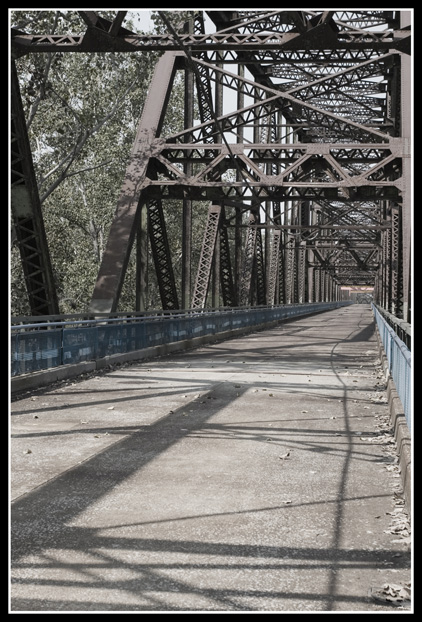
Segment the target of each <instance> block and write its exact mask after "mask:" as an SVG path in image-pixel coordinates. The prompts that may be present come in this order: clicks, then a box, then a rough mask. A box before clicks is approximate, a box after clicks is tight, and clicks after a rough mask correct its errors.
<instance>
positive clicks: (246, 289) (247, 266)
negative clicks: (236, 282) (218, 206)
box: [239, 213, 257, 307]
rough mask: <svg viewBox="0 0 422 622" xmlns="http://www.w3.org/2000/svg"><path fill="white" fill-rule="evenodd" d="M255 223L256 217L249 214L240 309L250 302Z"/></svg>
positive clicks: (241, 281)
mask: <svg viewBox="0 0 422 622" xmlns="http://www.w3.org/2000/svg"><path fill="white" fill-rule="evenodd" d="M255 223H256V216H255V214H254V213H251V215H250V217H249V226H248V228H247V231H246V243H245V251H244V255H243V264H242V276H241V280H240V293H239V304H240V306H242V307H243V306H246V305H248V304H249V301H250V292H251V280H252V268H253V263H254V258H255V247H256V232H257V229H256V227H255V226H254V225H255Z"/></svg>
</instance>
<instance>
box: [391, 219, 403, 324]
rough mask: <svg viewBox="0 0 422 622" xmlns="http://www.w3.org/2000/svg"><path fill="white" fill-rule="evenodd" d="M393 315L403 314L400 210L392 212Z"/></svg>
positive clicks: (399, 315) (400, 315)
mask: <svg viewBox="0 0 422 622" xmlns="http://www.w3.org/2000/svg"><path fill="white" fill-rule="evenodd" d="M391 221H392V225H393V227H392V230H391V313H392V314H393V315H395V316H396V317H402V314H403V302H402V291H403V270H402V248H401V246H402V232H401V214H400V210H399V209H397V208H393V209H392V210H391Z"/></svg>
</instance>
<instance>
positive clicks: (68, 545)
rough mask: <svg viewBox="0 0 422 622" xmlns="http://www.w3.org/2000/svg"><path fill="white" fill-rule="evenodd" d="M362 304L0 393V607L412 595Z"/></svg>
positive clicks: (276, 607)
mask: <svg viewBox="0 0 422 622" xmlns="http://www.w3.org/2000/svg"><path fill="white" fill-rule="evenodd" d="M374 330H375V328H374V322H373V315H372V311H371V309H370V307H369V305H353V306H349V307H343V308H341V309H337V310H333V311H327V312H324V313H320V314H316V315H313V316H307V317H303V318H300V319H297V320H294V321H290V322H288V323H282V324H279V325H278V326H277V327H276V328H272V329H270V330H267V331H262V332H255V333H251V334H249V335H247V336H243V337H240V338H236V339H232V340H228V341H225V342H219V343H218V342H216V343H213V344H212V345H208V346H206V347H201V348H199V349H196V350H190V351H188V352H185V353H183V354H177V355H175V354H173V355H171V356H166V357H162V358H160V359H155V360H149V361H143V362H141V363H132V364H128V365H123V366H120V367H116V368H115V369H113V370H109V371H108V372H103V373H98V372H97V373H95V374H91V375H88V376H86V377H85V378H83V379H78V380H73V381H67V382H62V383H57V384H56V385H55V386H53V387H49V388H47V389H43V390H38V391H35V392H32V393H27V394H25V395H21V396H20V397H17V398H13V400H12V402H11V422H12V423H11V434H12V440H11V452H10V462H11V497H12V509H11V520H10V523H11V530H10V531H11V536H10V541H11V554H10V560H11V563H10V604H9V606H10V612H11V613H16V612H31V611H33V612H58V613H61V612H63V613H66V612H67V613H68V612H70V611H75V612H78V613H80V612H88V613H93V612H125V611H126V612H136V611H141V612H146V611H150V612H152V613H160V612H161V613H162V612H169V613H172V612H173V613H177V612H181V611H186V612H210V613H222V612H243V613H244V612H252V613H257V612H264V613H270V612H282V613H285V612H294V613H296V612H308V613H309V612H316V613H318V612H320V613H321V612H342V613H345V612H359V613H361V612H371V613H372V612H375V613H376V612H385V613H387V612H388V613H412V602H411V600H410V599H409V596H410V582H411V573H412V570H411V556H412V554H411V547H410V544H409V542H410V524H409V523H410V518H409V516H408V514H407V511H406V506H404V505H403V497H402V491H401V483H400V482H401V480H400V475H399V473H398V467H397V457H396V450H395V443H394V439H393V437H392V435H391V430H390V427H389V424H388V422H389V417H388V405H387V400H386V393H385V384H384V377H383V375H382V370H381V366H380V359H379V352H378V347H377V340H376V334H375V332H374Z"/></svg>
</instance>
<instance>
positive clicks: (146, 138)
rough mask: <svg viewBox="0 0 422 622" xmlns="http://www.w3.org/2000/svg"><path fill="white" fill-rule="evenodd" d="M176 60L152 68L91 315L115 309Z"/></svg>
mask: <svg viewBox="0 0 422 622" xmlns="http://www.w3.org/2000/svg"><path fill="white" fill-rule="evenodd" d="M177 57H178V54H177V53H176V52H168V53H166V54H164V55H163V56H161V58H160V59H159V60H158V63H157V65H156V68H155V72H154V76H153V78H152V82H151V86H150V89H149V92H148V96H147V99H146V101H145V105H144V108H143V111H142V116H141V121H140V123H139V127H138V131H137V134H136V138H135V142H134V145H133V148H132V154H131V158H130V162H129V164H128V167H127V169H126V174H125V178H124V181H123V184H122V188H121V193H120V198H119V201H118V204H117V208H116V212H115V216H114V219H113V222H112V224H111V228H110V233H109V237H108V241H107V246H106V248H105V251H104V254H103V258H102V263H101V266H100V269H99V272H98V276H97V280H96V283H95V287H94V292H93V295H92V300H91V305H90V310H91V311H93V312H111V311H115V310H116V309H117V305H118V302H119V297H120V292H121V288H122V285H123V280H124V277H125V273H126V268H127V264H128V261H129V256H130V252H131V248H132V244H133V240H134V236H135V233H136V226H137V223H138V205H139V202H140V199H141V193H142V188H143V182H144V180H145V177H146V173H147V169H148V164H149V161H150V157H151V155H152V146H153V141H154V139H155V138H156V137H157V136H159V134H160V131H161V125H162V122H163V117H164V113H165V109H166V104H167V101H168V98H169V96H170V92H171V84H172V80H173V76H174V73H175V70H176V59H177Z"/></svg>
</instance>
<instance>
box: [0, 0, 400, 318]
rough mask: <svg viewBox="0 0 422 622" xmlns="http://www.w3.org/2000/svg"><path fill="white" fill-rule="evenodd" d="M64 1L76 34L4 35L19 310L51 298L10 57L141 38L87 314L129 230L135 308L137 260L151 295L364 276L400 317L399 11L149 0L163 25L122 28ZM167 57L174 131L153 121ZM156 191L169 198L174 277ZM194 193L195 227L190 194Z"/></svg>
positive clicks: (112, 276) (102, 304) (38, 307)
mask: <svg viewBox="0 0 422 622" xmlns="http://www.w3.org/2000/svg"><path fill="white" fill-rule="evenodd" d="M79 13H80V15H81V17H82V18H83V20H84V23H85V25H86V28H85V31H84V32H82V33H79V34H68V35H53V34H51V35H45V34H43V35H34V34H27V33H25V32H21V31H18V30H16V29H12V34H11V50H12V57H13V59H12V65H13V67H12V73H11V87H12V89H11V91H12V93H11V104H12V105H11V110H12V131H11V139H12V148H11V154H12V157H11V164H12V175H11V180H12V191H11V203H12V212H13V224H14V227H15V230H16V236H17V240H18V243H19V248H20V253H21V258H22V264H23V269H24V274H25V278H26V285H27V291H28V297H29V300H30V305H31V312H32V315H33V316H35V315H55V314H58V313H59V309H58V304H57V296H56V292H55V283H54V279H53V276H52V267H51V262H50V258H49V249H48V240H47V239H46V236H45V233H44V227H43V220H42V211H41V206H40V199H39V195H38V190H37V184H36V180H35V174H34V169H33V163H32V155H31V149H30V145H29V140H28V135H27V131H26V124H25V118H24V112H23V107H22V103H21V98H20V93H19V85H18V75H17V72H16V68H15V59H17V58H20V57H21V56H23V55H25V54H40V53H45V52H55V51H60V52H65V53H78V52H84V53H90V52H116V51H118V52H136V51H143V52H148V51H151V52H157V51H158V52H160V55H159V60H158V62H157V65H156V67H155V72H154V75H153V78H152V81H151V84H150V87H149V91H148V96H147V99H146V101H145V105H144V108H143V112H142V116H141V119H140V123H139V127H138V131H137V135H136V138H135V141H134V144H133V149H132V153H131V158H130V161H129V164H128V166H127V170H126V173H125V176H124V180H123V183H122V187H121V193H120V198H119V200H118V203H117V206H116V211H115V216H114V220H113V223H112V225H111V229H110V233H109V237H108V241H107V245H106V249H105V252H104V254H103V258H102V263H101V265H100V268H99V272H98V275H97V279H96V283H95V287H94V289H93V293H92V300H91V305H90V308H89V309H88V310H87V311H89V312H92V313H94V314H95V313H101V314H103V313H113V312H115V311H116V310H117V308H118V303H119V297H120V293H121V290H122V285H123V282H124V278H125V274H126V270H127V266H128V260H129V256H130V253H131V251H132V247H133V245H134V243H135V242H136V244H137V258H138V276H137V297H136V300H137V302H136V305H137V310H140V311H142V310H144V309H145V308H146V296H147V281H148V270H149V269H152V268H153V269H154V270H155V273H156V277H157V281H158V285H159V290H160V296H161V304H162V309H163V310H170V311H172V310H177V309H203V308H204V307H205V306H206V305H207V304H210V305H211V306H212V307H217V306H219V301H222V303H223V306H225V307H238V306H254V305H258V306H259V305H273V304H275V305H277V304H289V303H293V304H300V303H305V302H306V303H308V302H319V301H335V300H341V299H342V297H343V296H344V288H347V287H352V288H359V287H364V288H373V297H374V300H375V302H376V303H377V304H378V305H379V306H380V307H382V308H383V309H385V311H386V312H388V313H390V314H392V315H393V316H395V317H396V318H399V319H401V320H403V321H405V322H410V312H411V305H410V299H411V291H410V289H411V288H410V283H411V248H410V242H411V158H410V143H411V109H410V106H411V104H410V102H411V99H412V98H411V75H412V73H411V72H412V68H411V56H410V52H411V17H412V14H411V11H409V10H407V11H392V10H379V9H376V10H366V9H363V10H350V11H346V10H338V11H331V10H330V11H321V10H303V11H291V10H289V11H283V10H265V11H243V10H231V11H220V10H215V11H205V12H202V11H196V12H194V13H192V18H191V19H190V20H188V22H186V24H185V26H184V28H183V30H181V31H176V30H175V29H174V28H173V26H172V25H171V24H170V22H168V20H167V18H166V15H165V14H164V13H163V14H161V13H160V14H161V17H162V19H163V22H164V24H165V26H166V30H167V34H163V35H138V34H136V33H133V32H131V31H129V30H127V29H126V28H125V27H124V22H125V18H126V17H127V15H126V11H116V14H115V18H114V20H112V21H109V20H107V19H105V18H103V17H101V16H100V15H98V14H97V13H96V12H94V11H79ZM205 18H207V19H205ZM205 24H207V30H212V32H209V33H208V32H206V28H205ZM210 24H211V25H212V28H210ZM176 72H183V73H184V84H185V101H184V111H183V114H184V130H183V131H181V132H179V133H177V134H173V135H169V136H168V135H163V133H162V127H163V120H164V118H165V114H166V104H167V102H168V100H169V97H170V94H171V92H172V88H173V84H174V79H175V75H176ZM194 110H199V116H200V118H199V119H194ZM170 199H172V200H174V199H177V200H180V201H181V202H183V231H182V237H183V240H182V243H183V257H182V264H183V272H182V283H181V288H179V287H178V286H177V284H176V281H175V278H174V270H173V264H174V257H172V256H171V252H170V247H169V243H168V234H167V230H166V218H165V209H164V206H165V202H166V201H168V200H170ZM204 201H205V202H206V203H205V205H208V208H206V207H205V208H204V209H208V213H207V220H206V225H205V229H204V231H202V232H200V234H199V235H197V234H198V232H196V231H195V232H192V217H191V215H192V209H193V205H194V203H195V202H204ZM193 233H194V234H195V235H194V236H193ZM148 244H150V248H151V251H152V256H153V260H154V266H152V267H150V268H148V266H147V262H146V259H145V258H146V256H147V249H148ZM195 244H199V245H200V260H199V267H198V270H197V273H196V274H191V256H192V252H193V247H194V245H195ZM191 284H192V285H191ZM366 291H367V290H366ZM207 297H210V298H212V300H209V302H208V303H207Z"/></svg>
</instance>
